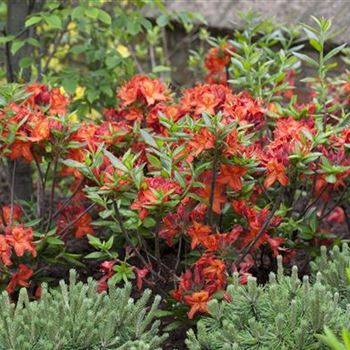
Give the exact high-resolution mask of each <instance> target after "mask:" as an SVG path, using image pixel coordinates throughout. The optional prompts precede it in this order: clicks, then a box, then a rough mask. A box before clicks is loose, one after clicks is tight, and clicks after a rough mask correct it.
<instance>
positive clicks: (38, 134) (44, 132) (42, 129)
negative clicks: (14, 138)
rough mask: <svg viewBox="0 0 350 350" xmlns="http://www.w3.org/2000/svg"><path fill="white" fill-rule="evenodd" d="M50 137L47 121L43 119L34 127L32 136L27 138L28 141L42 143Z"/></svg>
mask: <svg viewBox="0 0 350 350" xmlns="http://www.w3.org/2000/svg"><path fill="white" fill-rule="evenodd" d="M49 136H50V127H49V120H48V119H44V120H42V121H40V122H39V123H38V124H36V125H35V127H34V129H33V132H32V136H31V137H28V140H30V141H42V140H46V139H48V137H49Z"/></svg>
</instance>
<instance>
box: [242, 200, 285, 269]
mask: <svg viewBox="0 0 350 350" xmlns="http://www.w3.org/2000/svg"><path fill="white" fill-rule="evenodd" d="M281 202H282V199H281V196H280V197H279V198H278V199H277V200H276V202H275V204H274V206H273V207H272V209H271V212H270V214H269V216H268V217H267V218H266V220H265V222H264V224H263V225H262V226H261V229H260V231H259V232H258V233H257V235H256V236H255V237H254V239H253V240H252V241H251V242H250V243H249V244H248V245H246V246H245V247H244V248H243V249H242V250H241V251H240V252H239V258H238V261H237V262H236V266H238V265H239V264H240V263H241V262H242V261H243V259H244V258H245V257H246V256H247V255H248V254H249V252H250V250H251V248H252V247H253V246H254V245H255V243H256V242H257V241H258V240H259V239H260V237H261V236H262V235H263V234H264V232H265V231H266V229H267V228H268V226H269V225H270V222H271V220H272V219H273V217H274V215H275V212H276V210H277V209H278V207H279V206H280V204H281Z"/></svg>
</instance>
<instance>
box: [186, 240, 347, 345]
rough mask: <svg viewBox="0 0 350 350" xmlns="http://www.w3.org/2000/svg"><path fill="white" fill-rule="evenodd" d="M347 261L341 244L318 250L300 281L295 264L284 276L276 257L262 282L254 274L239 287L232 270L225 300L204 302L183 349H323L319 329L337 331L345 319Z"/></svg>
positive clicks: (345, 249)
mask: <svg viewBox="0 0 350 350" xmlns="http://www.w3.org/2000/svg"><path fill="white" fill-rule="evenodd" d="M349 263H350V249H349V247H348V246H347V245H344V246H343V248H342V250H340V249H339V248H338V247H335V248H333V250H332V251H330V254H329V257H328V255H327V251H326V249H325V248H324V249H322V255H321V257H320V258H318V259H316V261H315V262H314V263H313V264H312V271H313V274H312V277H311V279H309V277H308V276H304V278H303V279H302V280H301V279H300V278H299V277H298V269H297V267H295V266H294V267H293V268H292V273H291V275H290V276H287V275H285V274H284V272H283V266H282V259H281V257H278V271H277V274H276V275H275V274H274V273H271V274H270V279H269V282H268V283H267V284H266V285H265V286H260V285H258V284H257V282H256V279H255V278H249V280H248V283H247V285H241V284H240V283H239V278H238V275H237V274H235V275H234V276H233V283H232V284H230V285H229V286H228V288H227V290H226V294H225V299H226V300H225V301H222V302H220V301H218V300H212V301H210V302H209V303H208V311H209V314H210V317H204V318H202V319H201V320H200V321H199V322H198V324H197V333H196V334H195V333H194V331H193V330H190V331H189V332H188V338H187V340H186V344H187V346H188V349H189V350H200V349H207V350H234V349H237V350H238V349H240V350H243V349H249V350H254V349H256V350H257V349H261V350H262V349H264V350H267V349H274V348H275V349H281V350H298V349H299V350H304V349H325V348H326V347H325V345H324V344H323V342H321V340H320V338H319V337H318V336H317V335H318V334H320V333H323V329H324V328H325V327H327V328H330V329H332V330H333V331H334V332H336V333H338V332H339V331H340V330H341V329H342V328H344V327H347V326H348V325H349V322H350V307H349V305H348V303H349V301H350V299H349V294H348V284H349V282H347V280H346V273H347V267H348V266H349V265H350V264H349ZM337 285H339V288H338V289H337Z"/></svg>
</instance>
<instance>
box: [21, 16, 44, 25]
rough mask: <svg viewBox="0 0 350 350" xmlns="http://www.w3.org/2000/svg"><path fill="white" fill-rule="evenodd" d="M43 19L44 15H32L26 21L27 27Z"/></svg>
mask: <svg viewBox="0 0 350 350" xmlns="http://www.w3.org/2000/svg"><path fill="white" fill-rule="evenodd" d="M41 20H42V17H41V16H33V17H30V18H28V19H27V20H26V21H25V26H26V27H30V26H32V25H34V24H37V23H39V22H40V21H41Z"/></svg>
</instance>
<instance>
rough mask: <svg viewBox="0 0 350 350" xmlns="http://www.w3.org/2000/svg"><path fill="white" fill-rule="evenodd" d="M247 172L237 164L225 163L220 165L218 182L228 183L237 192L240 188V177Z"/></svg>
mask: <svg viewBox="0 0 350 350" xmlns="http://www.w3.org/2000/svg"><path fill="white" fill-rule="evenodd" d="M246 173H247V170H246V169H244V168H243V167H241V166H238V165H225V164H222V165H221V167H220V175H219V176H218V182H219V183H221V184H222V185H228V186H229V187H231V188H232V189H233V190H234V191H236V192H238V191H240V190H241V189H242V180H241V177H242V176H244V175H245V174H246Z"/></svg>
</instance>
